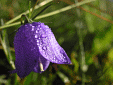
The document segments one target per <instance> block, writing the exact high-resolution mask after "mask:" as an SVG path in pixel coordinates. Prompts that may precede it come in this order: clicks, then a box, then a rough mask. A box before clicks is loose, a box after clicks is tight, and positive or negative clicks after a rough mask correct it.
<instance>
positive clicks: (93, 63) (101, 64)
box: [0, 0, 113, 85]
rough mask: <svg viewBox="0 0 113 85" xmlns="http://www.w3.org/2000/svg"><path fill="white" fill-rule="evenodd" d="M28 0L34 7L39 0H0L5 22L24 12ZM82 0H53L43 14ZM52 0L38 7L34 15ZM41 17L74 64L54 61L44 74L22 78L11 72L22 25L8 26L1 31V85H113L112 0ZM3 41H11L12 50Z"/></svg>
mask: <svg viewBox="0 0 113 85" xmlns="http://www.w3.org/2000/svg"><path fill="white" fill-rule="evenodd" d="M29 1H31V7H33V6H34V5H35V3H36V1H37V0H0V19H3V21H4V23H5V22H7V21H9V20H11V19H13V18H14V17H16V16H18V15H19V14H21V13H23V12H25V11H26V10H28V9H29ZM42 1H43V0H40V1H39V3H41V2H42ZM81 1H82V0H78V1H77V0H53V2H51V3H52V5H51V6H50V7H49V8H48V9H46V10H45V11H44V12H43V13H41V15H43V14H46V13H49V12H51V11H55V10H57V9H61V8H63V7H66V6H69V5H71V4H74V3H77V2H81ZM83 1H84V0H83ZM49 4H50V3H48V4H47V5H45V6H43V7H41V8H39V9H37V10H35V11H34V12H33V16H35V15H36V14H37V13H39V12H40V11H41V10H42V9H43V8H44V7H46V6H48V5H49ZM18 21H20V19H19V20H18ZM38 21H41V22H44V23H45V24H46V25H48V26H49V27H50V28H51V30H52V31H53V33H54V35H55V37H56V39H57V41H58V43H59V44H60V45H61V46H62V47H63V48H64V49H65V51H66V53H67V54H68V56H69V58H70V59H71V61H72V63H73V64H72V65H57V64H53V63H51V64H50V65H49V67H48V69H47V70H46V71H45V72H43V73H42V74H38V73H34V72H32V73H31V74H30V75H28V76H27V77H26V78H25V79H22V80H21V79H20V78H19V77H18V76H17V74H10V73H9V72H8V71H11V70H13V68H12V66H11V65H10V63H11V61H10V60H12V61H13V62H14V61H15V54H14V46H13V40H14V36H15V33H14V31H15V30H16V29H18V28H19V27H20V26H21V25H17V26H12V27H8V28H6V29H4V30H2V31H0V32H1V34H2V36H1V41H0V85H20V84H23V85H113V0H96V1H94V2H91V3H88V4H84V5H82V6H79V7H76V8H73V9H70V10H68V11H65V12H62V13H59V14H56V15H53V16H49V17H46V18H42V19H39V20H37V22H38ZM1 25H2V23H1ZM6 39H7V40H6ZM2 40H3V41H2ZM2 43H6V44H7V45H9V46H7V47H8V48H7V52H10V51H11V52H10V53H7V52H5V50H4V49H3V44H2Z"/></svg>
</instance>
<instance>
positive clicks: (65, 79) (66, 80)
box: [57, 71, 70, 83]
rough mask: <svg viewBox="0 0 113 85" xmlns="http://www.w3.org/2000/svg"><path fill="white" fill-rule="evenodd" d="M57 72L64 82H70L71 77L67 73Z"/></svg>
mask: <svg viewBox="0 0 113 85" xmlns="http://www.w3.org/2000/svg"><path fill="white" fill-rule="evenodd" d="M57 74H58V76H59V77H60V78H61V80H62V81H63V82H64V83H70V80H69V78H68V77H67V76H66V75H64V74H63V73H62V72H60V71H57Z"/></svg>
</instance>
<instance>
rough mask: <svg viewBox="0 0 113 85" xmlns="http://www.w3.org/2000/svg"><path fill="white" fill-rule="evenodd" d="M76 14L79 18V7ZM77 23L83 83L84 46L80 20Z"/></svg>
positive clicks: (83, 82) (83, 79) (83, 83)
mask: <svg viewBox="0 0 113 85" xmlns="http://www.w3.org/2000/svg"><path fill="white" fill-rule="evenodd" d="M75 3H78V1H77V0H75ZM76 12H77V15H78V17H79V19H80V20H81V14H80V9H76ZM78 22H79V25H78V26H77V28H78V36H79V46H80V68H81V72H82V85H85V70H84V66H85V52H84V46H83V38H82V36H83V35H82V34H83V32H82V28H83V27H82V22H81V21H78Z"/></svg>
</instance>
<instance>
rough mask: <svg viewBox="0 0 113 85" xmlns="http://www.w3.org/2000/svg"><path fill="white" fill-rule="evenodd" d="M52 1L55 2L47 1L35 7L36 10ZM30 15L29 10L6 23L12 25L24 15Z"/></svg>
mask: <svg viewBox="0 0 113 85" xmlns="http://www.w3.org/2000/svg"><path fill="white" fill-rule="evenodd" d="M51 1H53V0H45V1H43V2H42V3H40V4H39V5H37V6H36V7H35V9H38V8H39V7H41V6H44V5H46V4H47V3H49V2H51ZM30 11H32V8H31V9H30ZM28 13H29V10H27V11H26V12H23V13H21V14H20V15H18V16H17V17H15V18H13V19H11V20H9V21H8V22H6V23H5V24H10V23H12V22H14V21H16V20H18V19H19V18H21V16H22V14H25V15H27V14H28Z"/></svg>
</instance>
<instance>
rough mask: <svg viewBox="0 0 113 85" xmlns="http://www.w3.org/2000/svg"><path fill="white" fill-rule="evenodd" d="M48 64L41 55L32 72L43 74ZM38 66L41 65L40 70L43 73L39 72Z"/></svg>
mask: <svg viewBox="0 0 113 85" xmlns="http://www.w3.org/2000/svg"><path fill="white" fill-rule="evenodd" d="M49 64H50V61H48V60H46V59H45V58H43V57H42V56H41V55H40V56H39V61H38V62H37V64H36V66H35V67H34V70H33V71H34V72H37V73H42V72H44V71H45V70H46V69H47V68H48V66H49ZM40 65H42V69H43V71H41V67H40Z"/></svg>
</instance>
